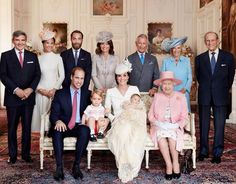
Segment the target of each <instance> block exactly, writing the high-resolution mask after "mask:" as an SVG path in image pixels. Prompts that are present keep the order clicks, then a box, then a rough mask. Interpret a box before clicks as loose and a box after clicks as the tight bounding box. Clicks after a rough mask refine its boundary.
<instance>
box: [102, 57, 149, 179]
mask: <svg viewBox="0 0 236 184" xmlns="http://www.w3.org/2000/svg"><path fill="white" fill-rule="evenodd" d="M127 62H128V61H127ZM127 62H126V63H122V64H119V65H118V66H117V68H116V71H115V73H116V79H117V83H118V85H117V87H114V88H111V89H108V90H107V94H106V100H105V108H107V109H108V110H111V109H112V110H113V112H112V113H109V115H108V118H109V119H110V121H111V122H112V123H111V129H110V130H109V132H108V134H107V139H108V147H109V149H110V150H111V152H112V153H113V154H114V155H115V159H116V166H117V168H118V177H119V179H121V181H122V182H128V181H131V180H133V178H134V177H137V176H138V172H139V170H140V168H141V163H142V160H143V156H144V147H145V141H146V131H147V130H146V111H145V107H144V108H141V109H140V108H137V109H135V108H134V109H130V110H129V111H127V109H125V110H124V111H122V110H123V108H122V106H123V105H124V103H125V102H127V101H129V100H130V97H131V96H132V95H133V94H139V90H138V88H137V87H136V86H130V85H128V84H127V82H128V79H129V75H128V72H130V71H131V66H130V65H131V64H130V63H129V64H128V65H127ZM125 111H126V112H127V113H128V112H129V113H130V114H129V116H127V117H125V116H126V115H125V114H123V112H125ZM134 113H135V115H134ZM131 114H132V115H131Z"/></svg>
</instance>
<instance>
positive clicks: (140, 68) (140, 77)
mask: <svg viewBox="0 0 236 184" xmlns="http://www.w3.org/2000/svg"><path fill="white" fill-rule="evenodd" d="M135 43H136V47H137V51H136V52H135V53H133V54H131V55H130V56H128V60H129V62H130V63H131V64H132V71H131V73H130V76H129V84H131V85H134V86H137V87H138V89H139V91H140V92H149V94H150V95H151V96H152V95H154V93H155V92H156V90H157V87H156V86H154V84H153V81H154V80H156V79H158V78H159V75H160V72H159V67H158V63H157V59H156V57H155V56H153V55H151V54H149V53H147V52H146V51H147V46H148V38H147V36H146V35H145V34H140V35H139V36H138V37H137V39H136V42H135Z"/></svg>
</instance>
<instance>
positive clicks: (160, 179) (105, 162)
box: [0, 112, 236, 184]
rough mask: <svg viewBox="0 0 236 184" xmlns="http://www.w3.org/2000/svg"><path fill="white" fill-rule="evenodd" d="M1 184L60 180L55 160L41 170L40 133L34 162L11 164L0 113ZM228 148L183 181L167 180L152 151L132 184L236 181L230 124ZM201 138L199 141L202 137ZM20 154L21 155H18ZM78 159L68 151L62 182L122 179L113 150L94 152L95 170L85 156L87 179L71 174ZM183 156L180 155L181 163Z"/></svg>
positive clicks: (98, 183)
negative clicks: (55, 176)
mask: <svg viewBox="0 0 236 184" xmlns="http://www.w3.org/2000/svg"><path fill="white" fill-rule="evenodd" d="M197 122H198V120H197V119H196V130H197V133H196V136H197V138H198V137H199V136H198V135H199V133H198V123H197ZM0 131H1V134H0V183H4V184H5V183H19V184H22V183H23V184H28V183H36V184H41V183H44V184H46V183H58V182H55V181H54V179H53V176H52V174H53V172H54V170H55V160H54V158H53V157H50V156H49V153H47V155H48V156H47V157H46V158H45V159H44V170H43V171H40V169H39V142H38V140H39V134H35V133H34V134H32V149H31V150H32V158H33V160H34V163H33V164H27V163H25V162H23V161H22V160H21V159H20V156H19V158H18V161H17V162H16V164H14V165H8V164H7V162H6V161H7V158H8V156H7V152H8V150H7V133H6V118H5V117H3V116H1V112H0ZM225 131H226V133H225V134H226V137H225V150H224V154H223V157H222V162H221V164H218V165H216V164H212V163H210V160H211V158H209V159H207V160H205V161H203V162H197V169H196V170H195V171H193V172H191V173H190V174H182V176H181V178H180V179H179V180H172V181H166V180H165V179H164V172H165V170H164V167H165V166H164V161H163V159H162V156H161V155H160V152H159V151H150V163H149V167H150V168H149V170H146V169H145V163H144V162H145V160H144V161H143V164H142V169H141V171H140V173H139V176H138V177H137V178H135V179H134V180H133V181H132V182H129V184H157V183H164V184H165V183H171V184H174V183H186V184H193V183H204V184H205V183H206V184H209V183H236V142H235V140H236V131H235V130H233V129H232V128H229V127H228V126H226V130H225ZM20 132H21V128H20V126H19V129H18V140H19V141H18V145H19V146H18V150H19V153H20V149H21V148H20V147H21V144H20V139H21V135H20ZM212 135H213V127H211V130H210V144H212V137H213V136H212ZM198 141H199V140H198ZM18 155H20V154H18ZM73 159H74V152H73V151H66V152H65V153H64V172H65V180H64V181H62V182H61V183H66V184H67V183H72V184H73V183H82V184H83V183H84V184H110V183H116V184H120V183H121V182H120V181H119V180H118V179H117V168H116V166H115V159H114V156H113V155H112V153H111V152H110V151H94V152H93V156H92V162H91V170H89V171H88V170H87V158H86V155H84V156H83V158H82V163H81V168H82V172H83V173H84V179H83V181H81V180H75V179H74V178H73V177H72V175H71V168H72V164H73ZM182 161H183V158H182V157H181V158H180V162H182Z"/></svg>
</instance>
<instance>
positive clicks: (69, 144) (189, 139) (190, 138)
mask: <svg viewBox="0 0 236 184" xmlns="http://www.w3.org/2000/svg"><path fill="white" fill-rule="evenodd" d="M141 96H142V100H143V101H144V103H145V105H146V108H147V110H148V109H149V107H150V105H151V100H152V98H151V97H150V96H149V95H148V94H147V93H142V94H141ZM49 127H50V121H49V114H48V113H46V114H43V115H42V116H41V130H40V169H41V170H42V169H43V162H44V151H46V150H50V151H52V150H53V145H52V139H51V138H50V137H48V136H47V133H48V131H49ZM185 129H186V131H185V133H184V150H185V149H191V150H192V161H193V168H194V169H195V168H196V137H195V117H194V114H193V113H190V114H189V120H188V123H187V125H186V127H185ZM75 143H76V138H74V137H67V138H65V139H64V150H75ZM96 150H109V148H108V146H107V139H106V138H104V139H102V140H98V141H97V142H89V144H88V146H87V151H88V152H87V164H88V165H87V168H88V169H91V158H92V152H93V151H96ZM150 150H157V148H155V147H154V143H153V142H152V140H151V138H150V134H149V133H148V136H147V141H146V146H145V161H146V169H148V168H149V151H150Z"/></svg>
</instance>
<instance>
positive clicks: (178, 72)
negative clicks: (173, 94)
mask: <svg viewBox="0 0 236 184" xmlns="http://www.w3.org/2000/svg"><path fill="white" fill-rule="evenodd" d="M161 71H172V72H174V75H175V78H176V79H180V80H181V81H182V83H181V84H179V85H177V86H175V88H174V90H175V91H179V90H181V89H182V88H185V89H186V93H185V96H186V98H187V102H188V110H189V112H191V108H190V91H191V85H192V69H191V64H190V60H189V58H188V57H185V56H180V58H179V61H178V63H177V65H176V63H175V59H174V58H173V57H172V56H169V57H167V58H164V59H163V62H162V67H161Z"/></svg>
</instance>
